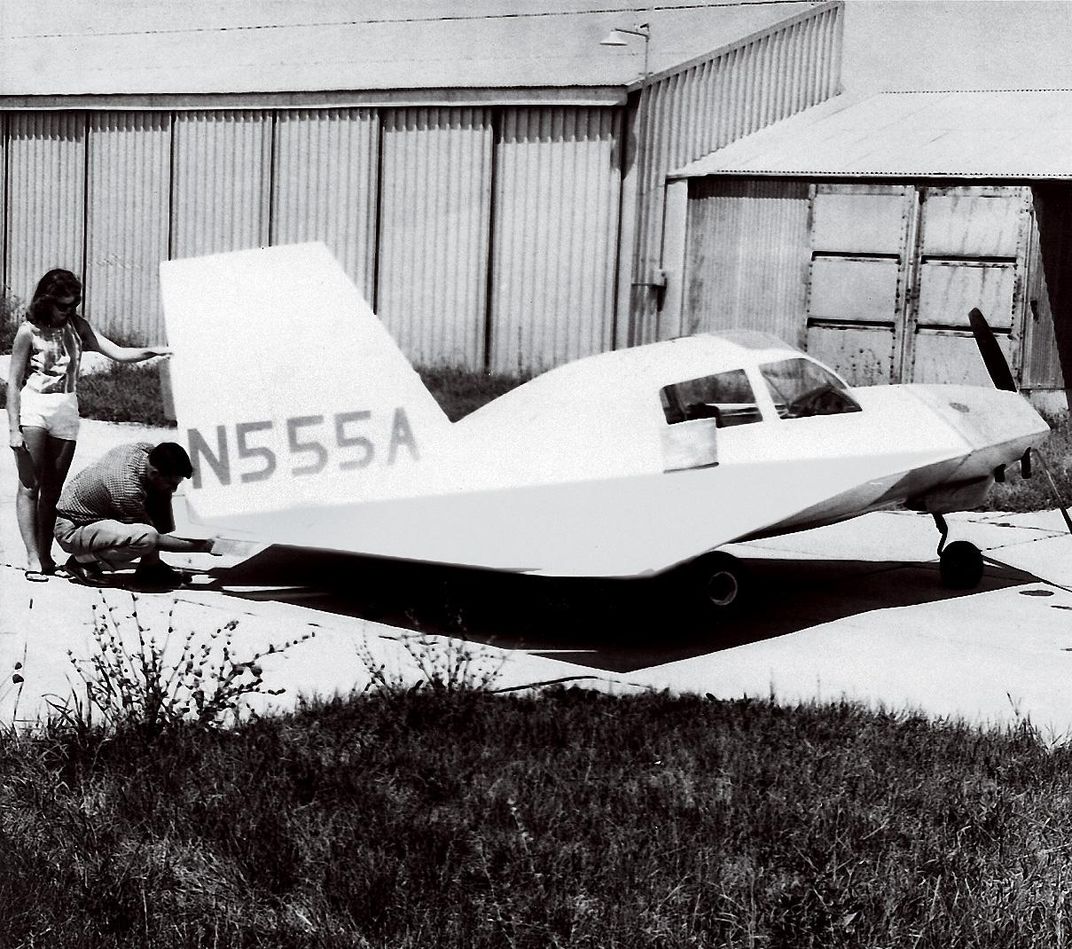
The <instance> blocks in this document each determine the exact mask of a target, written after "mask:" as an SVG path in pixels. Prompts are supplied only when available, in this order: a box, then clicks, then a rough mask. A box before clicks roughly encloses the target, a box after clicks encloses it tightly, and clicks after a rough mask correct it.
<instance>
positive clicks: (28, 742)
mask: <svg viewBox="0 0 1072 949" xmlns="http://www.w3.org/2000/svg"><path fill="white" fill-rule="evenodd" d="M1070 766H1072V758H1070V752H1069V751H1068V750H1066V749H1062V748H1058V749H1048V748H1046V747H1045V746H1044V745H1043V744H1042V743H1041V742H1040V741H1039V740H1038V738H1037V736H1036V735H1034V734H1033V733H1032V731H1031V730H1030V729H1029V728H1027V727H1022V728H1018V729H1013V730H1008V731H1001V732H997V731H995V732H988V733H984V732H979V731H976V730H973V729H969V728H967V727H961V726H958V725H955V724H933V723H929V722H927V721H925V720H924V719H922V718H917V717H914V716H907V715H891V714H881V713H871V712H867V711H864V710H862V709H860V708H859V707H856V706H853V705H849V704H835V705H827V706H819V705H814V706H813V705H808V706H802V707H797V708H788V709H787V708H782V707H779V706H776V705H774V704H773V703H770V702H767V701H738V702H719V701H712V700H707V699H702V698H699V697H695V698H674V697H670V696H667V695H648V696H637V697H618V698H613V697H606V696H602V695H598V694H594V693H589V692H584V691H579V690H560V691H554V692H551V693H548V694H546V695H545V696H543V697H541V698H525V697H502V696H492V695H487V694H483V693H480V692H460V693H459V692H453V693H451V692H443V691H434V690H418V691H397V692H389V693H375V694H366V695H363V696H359V697H354V698H350V699H348V700H339V701H333V702H329V703H325V704H318V705H310V706H308V707H306V708H304V709H302V710H301V711H299V712H298V713H295V714H293V715H291V716H288V717H285V718H281V719H277V720H260V721H254V722H251V723H248V724H246V725H243V726H241V727H239V728H237V729H235V730H233V731H227V732H204V731H194V730H183V729H177V730H171V731H168V732H167V733H165V734H163V735H162V736H159V737H158V738H157V739H155V740H153V741H148V740H146V738H145V736H144V735H142V734H139V733H136V732H123V731H120V732H118V733H113V734H108V735H105V734H103V733H100V732H95V731H88V732H86V731H83V732H79V733H74V732H64V731H62V730H57V729H55V728H53V729H51V730H48V729H46V730H44V731H43V732H42V733H40V734H38V735H36V736H33V737H30V738H27V737H18V738H16V737H13V736H11V735H7V736H5V737H3V738H2V739H0V815H2V821H3V834H2V835H0V859H2V860H3V864H4V873H3V874H2V875H0V901H2V904H3V906H4V907H5V912H4V913H3V914H0V944H3V945H12V946H14V945H26V946H29V945H45V944H48V945H63V946H66V947H82V946H87V947H88V946H104V945H108V946H120V947H122V946H135V945H137V946H142V945H152V946H156V947H167V946H209V945H212V946H254V945H264V946H282V945H285V946H294V947H304V946H310V947H311V946H317V947H329V946H330V947H334V946H339V947H343V946H346V947H350V946H392V947H396V946H397V947H425V946H459V947H462V946H464V947H474V949H478V947H495V949H499V947H513V946H516V947H530V946H531V947H541V949H543V947H546V946H556V945H557V946H600V947H604V946H606V947H611V946H623V947H625V946H628V947H638V946H639V947H646V946H652V947H655V946H659V947H677V946H682V947H684V946H705V947H707V946H710V947H715V946H744V945H755V946H784V947H802V946H822V947H837V946H845V947H858V946H894V945H897V946H902V945H903V946H909V945H916V946H934V947H937V946H941V947H954V946H1002V947H1021V946H1039V947H1042V946H1046V947H1049V946H1053V945H1061V944H1063V940H1064V939H1065V938H1067V936H1068V935H1069V933H1068V929H1069V922H1068V919H1069V911H1070V909H1072V907H1070V906H1069V905H1068V904H1069V892H1070V883H1072V879H1070V876H1072V871H1070V869H1069V863H1068V858H1067V855H1068V848H1069V846H1070V845H1072V833H1070V831H1069V827H1072V795H1070V794H1069V782H1068V774H1069V771H1070Z"/></svg>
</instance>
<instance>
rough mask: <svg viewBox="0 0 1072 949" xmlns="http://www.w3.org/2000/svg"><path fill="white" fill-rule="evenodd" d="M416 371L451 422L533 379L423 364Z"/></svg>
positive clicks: (526, 376) (524, 376) (525, 376)
mask: <svg viewBox="0 0 1072 949" xmlns="http://www.w3.org/2000/svg"><path fill="white" fill-rule="evenodd" d="M417 372H418V374H419V375H420V377H421V379H422V380H423V381H424V384H425V385H426V386H427V387H428V391H429V392H431V393H432V395H434V396H435V399H436V401H437V402H438V403H439V404H440V406H441V407H442V408H443V411H444V412H445V413H446V415H447V418H449V419H450V420H451V421H452V422H456V421H458V419H460V418H462V417H464V416H466V415H468V414H469V413H470V412H474V411H476V410H477V409H478V408H480V406H482V405H484V404H486V403H487V402H490V401H491V400H492V399H497V398H498V397H499V396H500V395H503V394H504V393H506V392H509V391H510V390H511V389H513V388H515V387H517V386H519V385H521V383H523V382H527V381H528V380H529V379H530V378H532V377H531V376H529V375H512V374H509V373H496V372H482V371H479V370H475V369H462V368H459V367H457V366H423V367H418V368H417Z"/></svg>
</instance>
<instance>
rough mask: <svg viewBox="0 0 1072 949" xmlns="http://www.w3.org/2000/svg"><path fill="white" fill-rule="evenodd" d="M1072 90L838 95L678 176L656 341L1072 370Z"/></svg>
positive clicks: (950, 378)
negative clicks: (973, 327) (750, 330)
mask: <svg viewBox="0 0 1072 949" xmlns="http://www.w3.org/2000/svg"><path fill="white" fill-rule="evenodd" d="M1070 117H1072V92H1070V91H1068V90H1012V91H998V90H985V91H978V90H976V91H943V92H881V93H874V94H871V95H864V96H860V97H852V96H849V95H842V96H838V97H836V98H832V99H830V100H828V101H826V102H824V103H822V104H820V105H817V106H815V107H814V108H811V109H808V110H806V111H804V112H802V113H800V114H799V115H796V116H793V117H790V118H787V119H786V120H785V121H783V122H779V123H777V124H775V125H773V126H771V127H769V128H767V129H764V130H761V131H758V132H756V133H754V134H752V135H749V136H747V137H744V138H742V139H741V140H739V141H736V142H734V143H731V144H729V145H727V146H726V147H725V148H721V149H718V150H716V151H714V152H713V153H711V154H710V155H707V156H705V157H703V158H701V159H699V160H697V161H695V162H692V163H690V164H686V165H684V166H682V167H679V168H677V169H674V170H672V172H671V173H670V175H669V176H668V198H667V217H666V220H667V225H666V237H665V245H664V267H665V268H666V269H667V270H668V271H669V272H670V273H671V274H673V275H674V277H675V278H676V279H672V280H671V282H670V287H669V289H668V293H667V299H666V301H665V305H664V307H663V311H662V313H661V316H660V319H661V324H660V335H664V336H665V335H670V336H672V335H676V334H679V333H692V332H697V331H700V330H710V329H719V328H723V327H725V326H727V325H729V324H731V323H732V324H744V325H748V326H751V327H754V328H760V329H765V330H769V331H770V332H773V333H776V334H777V335H779V336H781V337H783V338H785V339H787V340H790V341H794V342H796V343H797V344H798V345H801V346H804V347H806V348H807V350H808V351H809V352H811V353H813V354H815V355H817V356H818V357H819V358H821V359H823V360H825V361H827V362H829V363H831V364H832V365H834V366H835V367H837V368H838V369H839V370H841V371H842V372H843V373H844V374H845V375H846V376H847V377H848V378H849V379H850V380H851V381H853V382H855V383H861V384H866V383H875V382H880V383H881V382H969V383H980V384H987V382H988V380H987V376H986V373H985V370H984V368H983V365H982V362H981V360H980V359H979V357H978V354H977V351H976V347H975V345H974V341H973V340H972V338H971V332H970V329H969V328H968V312H969V310H971V308H972V307H978V308H979V309H980V310H982V312H983V314H984V315H985V316H986V317H987V319H988V320H989V322H990V324H991V325H992V326H993V328H994V330H995V332H996V334H997V336H998V339H999V342H1000V344H1001V345H1002V347H1003V348H1004V350H1005V353H1006V355H1007V357H1008V358H1009V361H1010V363H1011V365H1012V368H1013V371H1014V374H1015V376H1016V379H1017V381H1018V382H1019V383H1020V384H1021V386H1022V387H1023V389H1024V390H1025V391H1026V392H1028V393H1029V394H1030V395H1031V397H1032V400H1033V401H1035V402H1036V403H1037V404H1039V405H1042V406H1046V407H1050V408H1052V409H1055V410H1063V409H1065V408H1067V393H1066V380H1067V379H1069V378H1070V377H1072V276H1070V274H1072V271H1070V267H1072V259H1070V255H1072V158H1070V157H1069V156H1070V155H1072V118H1070Z"/></svg>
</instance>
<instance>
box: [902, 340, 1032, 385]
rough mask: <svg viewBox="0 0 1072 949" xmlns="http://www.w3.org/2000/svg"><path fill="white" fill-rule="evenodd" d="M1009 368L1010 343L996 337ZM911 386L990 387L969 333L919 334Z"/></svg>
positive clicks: (1011, 362) (1011, 352)
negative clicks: (922, 383) (935, 384)
mask: <svg viewBox="0 0 1072 949" xmlns="http://www.w3.org/2000/svg"><path fill="white" fill-rule="evenodd" d="M997 339H998V345H999V346H1000V347H1001V350H1002V352H1004V354H1005V358H1006V359H1007V360H1008V361H1009V364H1010V365H1012V364H1013V346H1012V340H1011V339H1010V337H1008V336H1000V335H999V336H998V337H997ZM912 381H913V382H939V383H945V382H948V383H955V384H964V385H978V386H990V385H993V383H992V382H991V381H990V376H989V375H988V374H987V371H986V367H985V366H984V365H983V360H982V358H981V357H980V356H979V350H978V348H977V346H976V345H975V339H974V338H973V337H972V336H971V334H970V333H966V332H965V333H958V332H953V331H943V330H920V331H919V332H918V333H917V334H916V359H915V372H914V373H913V379H912Z"/></svg>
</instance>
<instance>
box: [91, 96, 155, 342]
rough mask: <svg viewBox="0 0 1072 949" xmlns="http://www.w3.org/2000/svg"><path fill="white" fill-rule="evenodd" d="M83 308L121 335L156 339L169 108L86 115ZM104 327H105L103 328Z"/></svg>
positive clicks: (99, 321)
mask: <svg viewBox="0 0 1072 949" xmlns="http://www.w3.org/2000/svg"><path fill="white" fill-rule="evenodd" d="M89 135H90V139H89V143H90V148H89V173H88V175H87V176H86V183H87V200H88V202H89V207H91V208H92V209H93V213H92V214H90V215H89V216H88V220H87V227H88V232H87V234H86V261H85V291H84V294H85V299H86V303H85V306H84V307H83V312H84V313H85V315H86V316H87V317H88V318H89V319H90V320H91V321H93V323H94V324H95V325H99V326H101V328H102V329H104V332H105V333H107V334H108V335H110V336H113V337H117V338H119V339H123V340H135V339H147V340H153V341H158V340H162V339H164V338H165V337H164V323H163V314H162V312H161V307H160V286H159V284H160V281H159V267H160V261H161V260H164V259H166V258H167V253H168V221H169V215H168V197H169V193H170V189H171V116H170V115H168V114H167V113H154V112H142V113H138V112H134V113H130V112H103V113H97V114H94V115H90V116H89ZM105 327H107V328H106V329H105Z"/></svg>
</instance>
